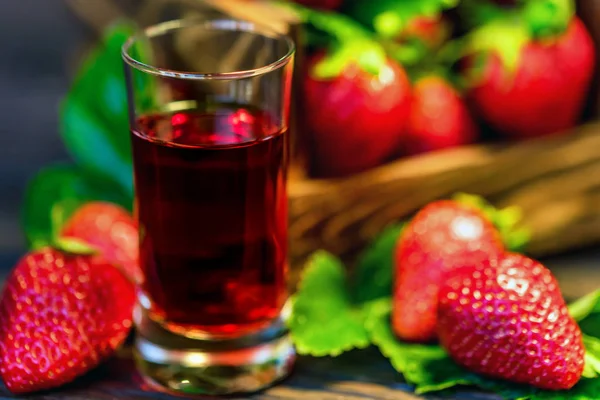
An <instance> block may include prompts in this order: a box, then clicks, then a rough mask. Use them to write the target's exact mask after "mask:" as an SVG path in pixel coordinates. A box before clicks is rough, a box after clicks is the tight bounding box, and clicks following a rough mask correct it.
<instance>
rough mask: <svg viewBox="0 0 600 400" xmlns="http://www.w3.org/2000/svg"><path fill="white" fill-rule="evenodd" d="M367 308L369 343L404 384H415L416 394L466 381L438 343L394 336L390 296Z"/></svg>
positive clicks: (366, 322)
mask: <svg viewBox="0 0 600 400" xmlns="http://www.w3.org/2000/svg"><path fill="white" fill-rule="evenodd" d="M368 308H369V310H370V312H369V315H368V316H367V317H366V321H365V327H366V329H367V331H368V332H369V335H370V337H371V341H372V343H373V344H374V345H375V346H377V347H378V348H379V350H380V351H381V353H382V354H383V355H384V356H385V357H387V358H389V360H390V362H391V364H392V366H393V367H394V368H395V369H396V370H397V371H398V372H400V373H402V375H403V376H404V379H406V381H407V382H408V383H410V384H412V385H415V391H416V392H417V393H427V392H435V391H440V390H445V389H448V388H451V387H454V386H458V385H468V384H469V383H470V380H469V379H468V376H469V373H467V372H466V371H465V370H464V369H463V368H461V367H459V366H458V365H457V364H456V363H454V361H452V359H450V357H449V356H448V354H447V353H446V352H445V351H444V349H442V348H441V347H440V346H438V345H423V344H412V343H406V342H403V341H401V340H399V339H398V338H397V337H396V336H395V335H394V333H393V331H392V327H391V325H390V312H391V308H392V305H391V300H390V298H387V299H381V300H378V301H377V302H376V303H374V304H371V305H369V306H368Z"/></svg>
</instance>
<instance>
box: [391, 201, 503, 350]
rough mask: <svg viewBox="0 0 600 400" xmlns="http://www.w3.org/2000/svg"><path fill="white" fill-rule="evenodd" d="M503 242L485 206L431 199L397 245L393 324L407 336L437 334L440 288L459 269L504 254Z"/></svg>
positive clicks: (418, 339) (421, 337)
mask: <svg viewBox="0 0 600 400" xmlns="http://www.w3.org/2000/svg"><path fill="white" fill-rule="evenodd" d="M503 251H504V247H503V243H502V240H501V238H500V235H499V233H498V232H497V231H496V228H495V227H494V225H493V224H492V223H491V222H490V221H489V220H488V219H487V218H486V216H485V215H484V214H483V212H482V211H480V210H478V209H476V208H474V207H472V206H467V205H464V204H462V203H459V202H457V201H453V200H441V201H436V202H433V203H430V204H429V205H427V206H425V207H424V208H423V209H421V211H419V212H418V213H417V214H416V215H415V216H414V218H413V219H412V220H411V221H410V222H409V224H408V225H407V227H406V228H405V230H404V233H403V234H402V235H401V237H400V239H399V241H398V244H397V245H396V254H395V273H396V274H395V282H394V292H393V296H394V298H393V304H394V307H393V312H392V327H393V329H394V332H395V333H396V335H398V337H400V338H401V339H403V340H407V341H415V342H427V341H430V340H433V339H435V337H436V323H437V304H438V292H439V288H440V286H441V285H442V283H443V281H444V278H445V275H446V274H447V273H448V272H449V271H451V270H453V269H454V268H457V267H461V266H464V265H477V264H478V263H480V262H481V260H487V259H488V258H490V257H492V256H495V255H500V254H502V252H503Z"/></svg>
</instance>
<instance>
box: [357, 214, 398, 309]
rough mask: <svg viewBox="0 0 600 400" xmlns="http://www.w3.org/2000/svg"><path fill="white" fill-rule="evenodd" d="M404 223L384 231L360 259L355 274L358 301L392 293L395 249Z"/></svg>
mask: <svg viewBox="0 0 600 400" xmlns="http://www.w3.org/2000/svg"><path fill="white" fill-rule="evenodd" d="M403 229H404V225H393V226H391V227H389V228H387V229H385V230H384V231H383V233H381V234H380V235H379V236H378V237H377V238H375V240H373V242H372V243H371V244H370V245H369V246H368V247H367V248H366V250H365V251H364V252H363V253H362V254H361V256H360V257H359V259H358V263H357V266H356V270H355V272H354V276H353V291H352V292H353V295H354V300H355V302H357V303H365V302H368V301H371V300H375V299H379V298H382V297H386V298H387V297H389V296H391V295H392V280H393V275H394V249H395V248H396V243H397V242H398V239H399V237H400V235H401V233H402V231H403Z"/></svg>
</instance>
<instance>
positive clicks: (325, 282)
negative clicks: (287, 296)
mask: <svg viewBox="0 0 600 400" xmlns="http://www.w3.org/2000/svg"><path fill="white" fill-rule="evenodd" d="M292 304H293V308H292V315H291V317H290V321H289V327H290V331H291V335H292V338H293V340H294V343H295V345H296V349H297V351H298V353H299V354H310V355H313V356H335V355H338V354H341V353H342V352H344V351H348V350H352V349H354V348H364V347H367V346H368V345H369V338H368V336H367V332H366V330H365V328H364V326H363V322H362V319H363V315H362V311H361V310H360V309H355V308H354V307H353V306H352V304H351V299H350V295H349V291H348V282H347V278H346V272H345V269H344V266H343V265H342V263H341V262H340V261H339V260H338V259H337V258H335V257H334V256H332V255H331V254H329V253H326V252H324V251H321V252H317V253H315V254H314V255H313V256H312V257H311V259H310V261H309V262H308V264H307V266H306V269H305V271H304V276H303V279H302V283H301V285H300V288H299V289H298V293H297V294H296V295H295V296H294V298H293V302H292Z"/></svg>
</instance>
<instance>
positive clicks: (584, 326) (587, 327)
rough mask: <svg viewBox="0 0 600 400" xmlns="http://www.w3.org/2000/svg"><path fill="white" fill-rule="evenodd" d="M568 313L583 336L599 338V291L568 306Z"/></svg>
mask: <svg viewBox="0 0 600 400" xmlns="http://www.w3.org/2000/svg"><path fill="white" fill-rule="evenodd" d="M569 312H570V314H571V316H572V317H573V318H574V319H575V320H576V321H577V322H578V323H579V327H580V328H581V331H582V332H583V333H584V334H586V335H589V336H593V337H596V338H600V290H596V291H594V292H592V293H589V294H587V295H586V296H584V297H582V298H580V299H579V300H577V301H575V302H574V303H572V304H570V305H569Z"/></svg>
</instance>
